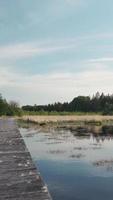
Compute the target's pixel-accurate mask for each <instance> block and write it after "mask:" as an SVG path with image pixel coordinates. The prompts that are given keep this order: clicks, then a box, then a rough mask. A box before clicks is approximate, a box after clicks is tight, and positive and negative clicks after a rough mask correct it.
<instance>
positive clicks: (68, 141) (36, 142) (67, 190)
mask: <svg viewBox="0 0 113 200" xmlns="http://www.w3.org/2000/svg"><path fill="white" fill-rule="evenodd" d="M20 131H21V133H22V135H23V137H24V139H25V143H26V145H27V147H28V149H29V150H30V152H31V155H32V158H33V160H34V162H35V164H36V166H37V168H39V169H40V172H41V175H42V176H43V179H44V181H45V182H46V184H47V185H48V188H49V191H50V193H51V196H52V198H53V200H113V140H112V137H111V136H110V135H109V134H108V135H106V136H105V135H101V136H99V135H98V136H96V137H95V136H94V134H92V133H91V134H90V136H89V135H87V136H83V135H82V136H77V135H75V134H74V132H71V131H68V130H56V131H54V130H51V131H49V132H42V131H39V130H38V129H35V128H29V129H25V128H20Z"/></svg>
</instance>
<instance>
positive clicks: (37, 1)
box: [0, 0, 113, 105]
mask: <svg viewBox="0 0 113 200" xmlns="http://www.w3.org/2000/svg"><path fill="white" fill-rule="evenodd" d="M96 91H99V92H105V93H113V0H108V1H106V0H99V1H98V0H0V93H2V95H3V96H4V97H5V98H7V99H8V100H12V99H15V100H16V101H18V102H19V103H20V104H21V105H22V104H35V103H36V104H46V103H52V102H55V101H61V102H63V101H70V100H72V99H73V97H75V96H78V95H92V94H94V93H95V92H96Z"/></svg>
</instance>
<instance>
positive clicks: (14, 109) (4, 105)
mask: <svg viewBox="0 0 113 200" xmlns="http://www.w3.org/2000/svg"><path fill="white" fill-rule="evenodd" d="M3 115H5V116H17V115H18V116H20V115H22V109H21V108H20V107H19V104H18V103H17V102H15V101H10V102H9V103H8V102H7V101H6V99H4V98H3V97H2V95H1V94H0V116H3Z"/></svg>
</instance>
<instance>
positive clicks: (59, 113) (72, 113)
mask: <svg viewBox="0 0 113 200" xmlns="http://www.w3.org/2000/svg"><path fill="white" fill-rule="evenodd" d="M23 115H45V116H49V115H50V116H51V115H56V116H57V115H61V116H66V115H78V116H82V115H102V113H101V112H56V111H52V112H45V111H40V112H34V111H31V112H30V111H24V112H23Z"/></svg>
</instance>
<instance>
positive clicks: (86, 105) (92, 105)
mask: <svg viewBox="0 0 113 200" xmlns="http://www.w3.org/2000/svg"><path fill="white" fill-rule="evenodd" d="M56 112H57V113H60V114H61V113H75V114H76V113H79V112H81V113H99V114H103V115H109V114H110V115H112V114H113V95H109V94H108V95H104V93H102V94H99V92H97V93H96V94H95V95H93V96H92V97H90V96H78V97H75V98H74V99H73V100H72V101H71V102H64V103H60V102H58V103H54V104H48V105H36V104H35V105H33V106H32V105H25V106H22V107H20V106H19V104H18V103H17V102H15V101H10V102H7V100H6V99H4V98H3V97H2V95H0V116H3V115H6V116H21V115H23V114H44V113H46V114H47V113H48V114H51V113H56Z"/></svg>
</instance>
